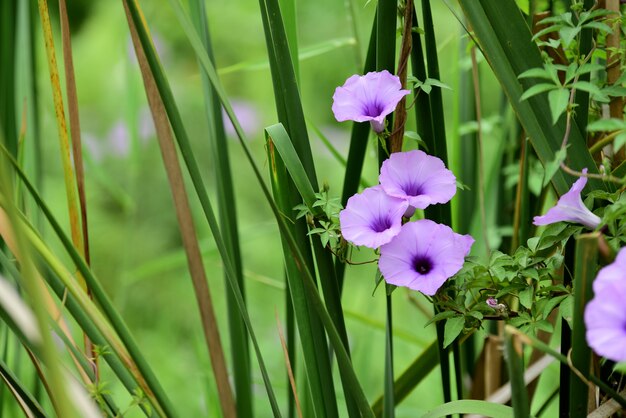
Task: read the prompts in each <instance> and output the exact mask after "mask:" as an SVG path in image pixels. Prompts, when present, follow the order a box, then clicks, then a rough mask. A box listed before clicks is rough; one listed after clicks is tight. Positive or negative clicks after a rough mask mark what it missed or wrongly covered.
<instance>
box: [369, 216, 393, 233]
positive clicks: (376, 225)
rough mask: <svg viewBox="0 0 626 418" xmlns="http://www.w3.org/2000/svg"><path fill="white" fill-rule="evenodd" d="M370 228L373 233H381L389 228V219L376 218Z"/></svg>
mask: <svg viewBox="0 0 626 418" xmlns="http://www.w3.org/2000/svg"><path fill="white" fill-rule="evenodd" d="M370 227H371V228H372V231H374V232H383V231H386V230H387V229H389V228H391V219H389V218H387V217H382V218H377V219H374V221H373V222H372V223H371V225H370Z"/></svg>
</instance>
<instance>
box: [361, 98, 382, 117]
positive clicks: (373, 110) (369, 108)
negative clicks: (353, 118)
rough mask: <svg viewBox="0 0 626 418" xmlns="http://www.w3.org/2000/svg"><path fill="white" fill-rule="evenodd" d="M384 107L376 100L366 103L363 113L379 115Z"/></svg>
mask: <svg viewBox="0 0 626 418" xmlns="http://www.w3.org/2000/svg"><path fill="white" fill-rule="evenodd" d="M383 109H384V106H383V105H381V104H380V103H378V102H373V103H368V104H366V105H365V109H364V113H365V116H370V117H372V118H375V117H376V116H380V114H381V113H382V111H383Z"/></svg>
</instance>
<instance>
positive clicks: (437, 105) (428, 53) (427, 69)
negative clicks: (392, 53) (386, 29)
mask: <svg viewBox="0 0 626 418" xmlns="http://www.w3.org/2000/svg"><path fill="white" fill-rule="evenodd" d="M421 5H422V19H423V26H424V49H423V50H422V49H421V40H420V39H419V38H418V39H417V40H416V42H415V43H414V48H415V52H414V53H413V59H412V63H413V65H415V67H414V71H415V74H416V76H417V77H418V79H420V78H419V77H423V78H421V79H420V80H422V79H426V77H428V78H433V79H437V80H438V79H439V78H440V76H439V63H438V52H437V43H436V40H435V28H434V22H433V18H432V12H431V9H430V2H429V1H428V0H422V2H421ZM416 44H417V45H416ZM424 61H425V62H426V64H424ZM422 96H423V95H422ZM421 101H422V102H423V101H427V102H428V104H427V105H426V106H425V107H424V109H420V110H417V105H418V103H416V117H417V124H418V126H421V127H422V128H421V130H422V132H424V134H425V136H423V137H422V138H425V140H426V145H427V146H428V148H429V151H430V153H432V154H433V155H434V156H436V157H438V158H440V159H441V160H442V161H443V162H444V164H446V165H447V161H448V153H447V144H446V132H445V123H444V119H443V117H444V109H443V98H442V95H441V89H433V90H432V91H431V92H430V94H429V95H428V96H427V97H426V98H422V99H421ZM427 118H428V119H427ZM428 128H430V131H428ZM424 214H425V216H426V217H427V218H428V219H432V220H433V221H435V222H438V223H443V224H445V225H450V224H451V222H452V212H451V206H450V203H447V204H445V205H435V206H431V207H429V208H427V209H426V211H425V212H424ZM436 313H437V311H435V314H436ZM435 327H436V329H437V340H438V341H439V366H440V370H441V382H442V389H443V397H444V401H445V402H450V401H451V400H452V389H451V381H450V356H449V352H448V350H447V349H444V348H443V341H444V328H443V327H444V323H443V321H440V322H437V323H436V324H435Z"/></svg>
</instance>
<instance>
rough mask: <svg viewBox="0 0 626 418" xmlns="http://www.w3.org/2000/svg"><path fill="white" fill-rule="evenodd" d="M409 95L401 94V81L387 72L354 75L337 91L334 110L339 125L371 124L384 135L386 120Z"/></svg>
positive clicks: (334, 95) (334, 97)
mask: <svg viewBox="0 0 626 418" xmlns="http://www.w3.org/2000/svg"><path fill="white" fill-rule="evenodd" d="M409 93H410V91H409V90H402V84H401V83H400V79H399V78H398V77H397V76H395V75H392V74H390V73H389V71H386V70H384V71H381V72H369V73H367V74H365V75H364V76H359V75H353V76H351V77H349V78H348V79H347V80H346V82H345V83H344V85H343V86H341V87H337V88H336V89H335V93H334V94H333V106H332V110H333V113H334V115H335V119H337V120H338V121H339V122H344V121H347V120H353V121H355V122H366V121H370V122H372V126H373V127H374V130H376V131H377V132H381V131H382V129H383V128H384V120H385V117H386V116H387V115H388V114H390V113H391V112H393V111H394V110H395V108H396V105H397V104H398V102H399V101H400V100H401V99H402V98H403V97H404V96H406V95H407V94H409Z"/></svg>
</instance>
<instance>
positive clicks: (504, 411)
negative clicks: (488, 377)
mask: <svg viewBox="0 0 626 418" xmlns="http://www.w3.org/2000/svg"><path fill="white" fill-rule="evenodd" d="M452 414H477V415H480V416H484V417H493V418H513V417H514V414H513V408H511V407H510V406H505V405H500V404H496V403H493V402H487V401H475V400H469V399H463V400H460V401H452V402H448V403H444V404H443V405H439V406H438V407H436V408H433V409H431V410H430V411H428V412H427V413H426V414H424V415H422V416H421V418H440V417H445V416H448V415H452Z"/></svg>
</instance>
